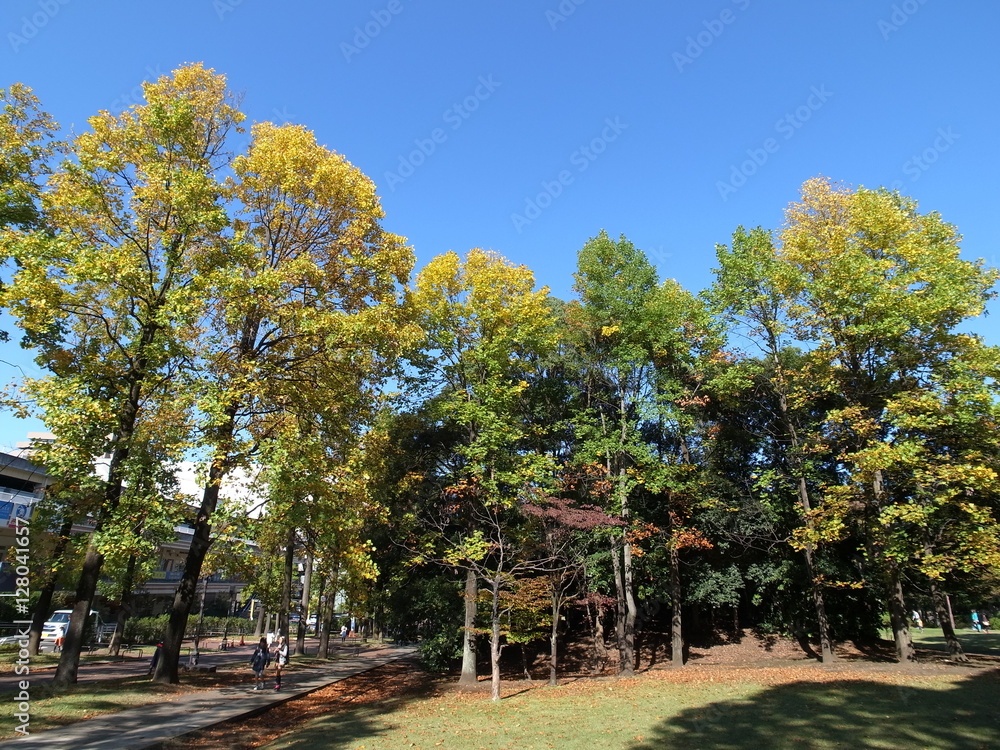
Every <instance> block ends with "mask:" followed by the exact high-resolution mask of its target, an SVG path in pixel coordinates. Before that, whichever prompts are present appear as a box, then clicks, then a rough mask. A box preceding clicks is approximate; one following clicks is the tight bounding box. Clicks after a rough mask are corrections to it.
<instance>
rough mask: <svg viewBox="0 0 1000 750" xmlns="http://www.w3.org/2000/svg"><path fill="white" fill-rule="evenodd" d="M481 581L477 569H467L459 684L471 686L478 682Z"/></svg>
mask: <svg viewBox="0 0 1000 750" xmlns="http://www.w3.org/2000/svg"><path fill="white" fill-rule="evenodd" d="M478 597H479V581H478V580H477V579H476V573H475V571H473V570H471V569H469V570H467V571H465V627H464V629H463V637H462V676H461V677H460V678H459V680H458V684H459V685H464V686H471V685H475V684H476V683H477V682H478V677H477V675H476V634H475V628H476V607H477V599H478Z"/></svg>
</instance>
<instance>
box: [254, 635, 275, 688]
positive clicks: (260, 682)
mask: <svg viewBox="0 0 1000 750" xmlns="http://www.w3.org/2000/svg"><path fill="white" fill-rule="evenodd" d="M270 663H271V652H270V650H268V648H267V638H261V639H260V643H258V644H257V648H255V649H254V650H253V654H251V655H250V669H252V670H253V676H254V686H253V689H254V690H263V689H264V670H265V669H267V665H268V664H270Z"/></svg>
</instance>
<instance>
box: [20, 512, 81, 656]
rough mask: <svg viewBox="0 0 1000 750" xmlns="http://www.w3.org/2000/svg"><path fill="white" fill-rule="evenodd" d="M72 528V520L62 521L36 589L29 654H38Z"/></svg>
mask: <svg viewBox="0 0 1000 750" xmlns="http://www.w3.org/2000/svg"><path fill="white" fill-rule="evenodd" d="M72 530H73V522H72V521H64V522H63V525H62V528H60V529H59V539H58V540H57V541H56V546H55V548H54V549H53V550H52V558H51V562H50V563H49V566H50V570H49V572H48V574H46V576H45V582H44V583H43V584H42V587H41V588H40V589H39V591H38V604H36V605H35V613H34V614H33V615H32V616H31V627H30V628H29V630H28V653H29V654H30V655H31V656H37V655H38V645H39V644H40V643H41V642H42V629H43V628H44V627H45V621H46V620H47V619H48V617H49V608H50V607H51V606H52V595H53V594H54V593H55V590H56V582H57V580H58V578H59V567H60V563H61V562H62V557H63V554H65V552H66V547H67V546H69V538H70V532H71V531H72Z"/></svg>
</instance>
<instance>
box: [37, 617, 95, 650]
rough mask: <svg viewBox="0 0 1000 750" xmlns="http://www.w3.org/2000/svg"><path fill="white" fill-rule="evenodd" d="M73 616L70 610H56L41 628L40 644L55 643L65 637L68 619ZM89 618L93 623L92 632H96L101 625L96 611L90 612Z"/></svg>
mask: <svg viewBox="0 0 1000 750" xmlns="http://www.w3.org/2000/svg"><path fill="white" fill-rule="evenodd" d="M72 614H73V610H71V609H57V610H56V611H55V612H53V613H52V615H51V616H50V617H49V619H48V620H46V621H45V625H43V626H42V642H43V643H44V642H45V641H56V640H58V639H59V638H62V637H63V636H65V635H66V628H68V627H69V618H70V616H71V615H72ZM90 617H91V619H92V620H93V623H94V631H95V633H96V632H97V629H98V627H99V626H100V624H101V618H100V616H99V615H98V614H97V610H96V609H92V610H90Z"/></svg>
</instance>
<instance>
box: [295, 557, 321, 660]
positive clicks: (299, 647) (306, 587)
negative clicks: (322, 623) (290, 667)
mask: <svg viewBox="0 0 1000 750" xmlns="http://www.w3.org/2000/svg"><path fill="white" fill-rule="evenodd" d="M312 570H313V558H312V555H311V554H309V555H306V570H305V574H304V576H303V580H302V606H301V608H300V609H301V611H300V612H299V631H298V634H297V636H296V638H295V653H296V654H299V655H301V654H304V653H305V652H306V628H307V627H309V593H310V589H311V587H312ZM316 622H319V618H318V617H317V618H316Z"/></svg>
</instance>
